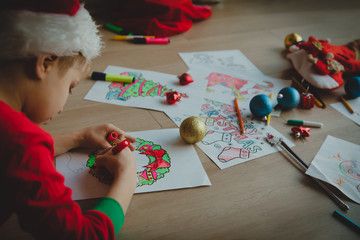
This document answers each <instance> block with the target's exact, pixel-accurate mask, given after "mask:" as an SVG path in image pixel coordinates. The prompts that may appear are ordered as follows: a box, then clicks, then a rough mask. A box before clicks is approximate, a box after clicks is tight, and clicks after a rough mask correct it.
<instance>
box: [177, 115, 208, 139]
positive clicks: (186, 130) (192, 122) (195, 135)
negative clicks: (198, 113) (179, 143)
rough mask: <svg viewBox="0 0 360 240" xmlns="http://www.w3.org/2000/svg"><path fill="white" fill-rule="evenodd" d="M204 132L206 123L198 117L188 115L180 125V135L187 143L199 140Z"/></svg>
mask: <svg viewBox="0 0 360 240" xmlns="http://www.w3.org/2000/svg"><path fill="white" fill-rule="evenodd" d="M205 134H206V125H205V123H204V121H203V120H201V118H199V117H188V118H186V119H185V120H184V121H183V122H182V123H181V125H180V136H181V137H182V138H183V139H184V140H185V141H186V142H187V143H191V144H192V143H197V142H200V141H201V140H202V139H203V138H204V137H205Z"/></svg>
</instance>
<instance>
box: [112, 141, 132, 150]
mask: <svg viewBox="0 0 360 240" xmlns="http://www.w3.org/2000/svg"><path fill="white" fill-rule="evenodd" d="M129 145H130V141H129V140H127V139H125V140H123V141H122V142H120V143H118V144H117V145H116V146H115V147H113V149H112V150H111V151H112V152H113V154H117V153H119V152H121V151H122V150H123V149H124V148H126V147H127V146H129Z"/></svg>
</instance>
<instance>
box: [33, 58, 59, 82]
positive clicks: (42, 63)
mask: <svg viewBox="0 0 360 240" xmlns="http://www.w3.org/2000/svg"><path fill="white" fill-rule="evenodd" d="M58 60H59V57H57V56H53V55H42V56H39V57H38V58H37V60H36V63H35V74H36V77H37V78H38V79H43V78H45V77H46V75H47V74H48V73H49V72H50V70H51V69H52V68H54V66H55V65H56V63H57V61H58Z"/></svg>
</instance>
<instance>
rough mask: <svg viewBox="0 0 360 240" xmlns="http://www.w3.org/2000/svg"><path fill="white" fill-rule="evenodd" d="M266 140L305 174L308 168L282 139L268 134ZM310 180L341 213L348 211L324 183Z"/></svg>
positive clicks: (346, 206) (345, 205) (347, 207)
mask: <svg viewBox="0 0 360 240" xmlns="http://www.w3.org/2000/svg"><path fill="white" fill-rule="evenodd" d="M266 140H267V141H268V142H269V143H270V144H271V145H274V144H277V145H279V146H280V147H282V148H283V149H284V150H285V151H286V152H287V153H288V154H289V155H290V156H291V157H292V158H293V159H294V160H295V161H296V162H297V163H298V164H299V166H300V167H301V168H302V169H303V172H304V173H305V172H306V170H307V169H308V168H309V167H308V165H307V164H306V163H305V162H304V161H303V160H302V159H301V158H300V157H299V156H298V155H297V154H296V153H295V152H294V151H293V150H292V149H291V148H290V147H289V145H287V144H286V143H285V142H284V141H283V140H282V138H278V137H275V136H274V135H271V134H268V135H267V138H266ZM309 177H310V178H311V179H313V180H314V181H315V182H316V183H317V184H318V185H319V186H320V187H321V188H322V189H323V190H324V191H325V192H326V193H327V194H328V196H329V197H330V198H331V199H332V200H333V201H334V202H335V203H336V204H337V205H338V206H339V207H340V208H341V210H343V211H347V210H349V209H350V208H349V206H348V205H347V204H346V203H344V202H343V201H342V200H341V199H340V198H339V197H338V196H337V195H336V194H335V193H333V192H332V191H331V190H330V189H329V188H327V187H326V185H325V184H324V183H322V182H321V180H319V179H317V178H315V177H311V176H309Z"/></svg>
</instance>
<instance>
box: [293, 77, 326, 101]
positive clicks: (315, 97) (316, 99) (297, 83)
mask: <svg viewBox="0 0 360 240" xmlns="http://www.w3.org/2000/svg"><path fill="white" fill-rule="evenodd" d="M292 80H293V81H294V83H295V84H296V85H297V86H298V87H300V88H301V90H302V91H304V92H307V91H308V89H306V88H305V87H304V86H303V85H302V84H301V83H300V82H299V81H298V80H297V79H296V78H294V77H293V78H292ZM312 94H313V95H314V99H315V103H316V105H318V106H319V107H321V108H325V107H326V106H325V103H324V102H323V101H322V100H321V99H320V98H319V97H318V96H317V95H316V94H314V93H312Z"/></svg>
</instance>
